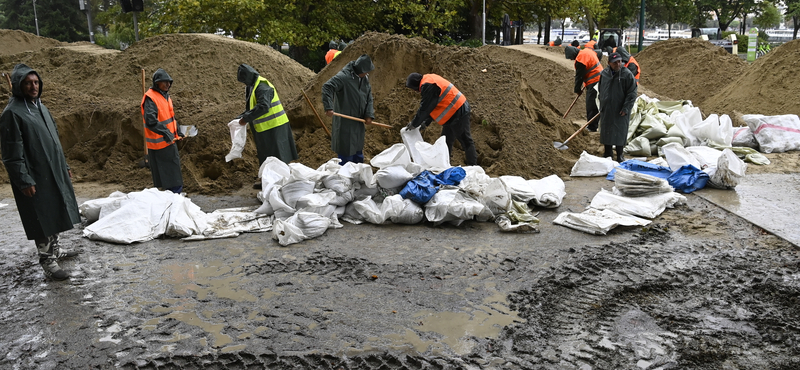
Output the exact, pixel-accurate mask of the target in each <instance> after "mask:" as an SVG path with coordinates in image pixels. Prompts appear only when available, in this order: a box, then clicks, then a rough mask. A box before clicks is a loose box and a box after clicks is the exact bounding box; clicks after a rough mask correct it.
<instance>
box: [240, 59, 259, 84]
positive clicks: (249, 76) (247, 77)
mask: <svg viewBox="0 0 800 370" xmlns="http://www.w3.org/2000/svg"><path fill="white" fill-rule="evenodd" d="M258 76H259V74H258V71H256V69H255V68H253V67H251V66H249V65H247V64H240V65H239V71H238V72H237V73H236V79H237V80H238V81H239V82H241V83H243V84H245V85H247V86H253V85H255V84H256V80H258Z"/></svg>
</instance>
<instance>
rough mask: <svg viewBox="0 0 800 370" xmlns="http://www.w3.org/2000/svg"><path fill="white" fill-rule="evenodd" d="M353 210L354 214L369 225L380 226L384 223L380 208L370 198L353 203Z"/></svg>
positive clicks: (384, 219)
mask: <svg viewBox="0 0 800 370" xmlns="http://www.w3.org/2000/svg"><path fill="white" fill-rule="evenodd" d="M353 208H354V209H355V211H356V212H358V214H359V215H360V216H361V217H362V218H363V219H364V221H367V222H369V223H371V224H376V225H380V224H382V223H384V222H386V217H385V216H384V215H383V212H382V211H381V207H380V206H378V204H377V203H375V201H374V200H372V197H366V198H364V199H360V200H357V201H354V202H353Z"/></svg>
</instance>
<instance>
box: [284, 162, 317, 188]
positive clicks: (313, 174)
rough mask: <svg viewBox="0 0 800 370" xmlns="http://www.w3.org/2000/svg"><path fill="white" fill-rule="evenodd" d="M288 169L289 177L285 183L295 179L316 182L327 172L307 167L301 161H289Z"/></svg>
mask: <svg viewBox="0 0 800 370" xmlns="http://www.w3.org/2000/svg"><path fill="white" fill-rule="evenodd" d="M289 170H290V175H289V178H288V179H286V181H285V183H290V182H295V181H311V182H315V183H316V182H318V181H319V180H321V179H322V178H323V177H324V176H326V175H327V173H325V172H323V171H318V170H315V169H313V168H311V167H308V166H306V165H304V164H302V163H297V162H293V163H289Z"/></svg>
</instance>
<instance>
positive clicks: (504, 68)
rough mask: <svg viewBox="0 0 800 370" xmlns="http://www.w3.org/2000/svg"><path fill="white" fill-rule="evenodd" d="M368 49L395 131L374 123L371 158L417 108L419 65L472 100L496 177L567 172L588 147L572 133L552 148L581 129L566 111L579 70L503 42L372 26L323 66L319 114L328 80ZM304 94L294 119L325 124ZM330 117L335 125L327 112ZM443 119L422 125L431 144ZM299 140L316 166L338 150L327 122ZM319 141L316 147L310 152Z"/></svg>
mask: <svg viewBox="0 0 800 370" xmlns="http://www.w3.org/2000/svg"><path fill="white" fill-rule="evenodd" d="M361 54H368V55H369V56H370V57H371V58H372V60H373V62H374V64H375V70H374V71H373V72H371V73H370V81H371V84H372V89H373V95H374V107H375V115H376V117H375V121H377V122H381V123H385V124H390V125H392V126H393V129H391V130H387V129H383V128H379V127H372V126H371V127H368V128H367V133H366V143H365V148H364V154H365V156H366V158H367V159H369V158H370V157H372V156H374V155H376V154H378V153H380V152H381V151H383V150H384V149H386V148H388V147H389V146H391V145H393V144H395V143H398V142H401V139H400V134H399V131H400V129H401V128H403V127H405V125H406V124H407V123H408V122H409V121H410V120H411V119H412V117H413V116H414V114H415V113H416V110H417V108H418V107H419V101H420V95H419V94H418V93H415V92H414V91H412V90H410V89H408V88H406V87H405V80H406V77H407V76H408V74H410V73H412V72H418V73H422V74H425V73H436V74H439V75H441V76H442V77H444V78H446V79H448V80H449V81H451V82H453V84H454V85H455V86H456V87H457V88H458V89H459V90H461V92H462V93H464V95H465V96H466V97H467V100H468V101H469V103H470V106H471V107H472V120H471V121H472V129H471V130H472V137H473V139H474V140H475V144H476V147H477V151H478V157H479V158H478V161H479V164H480V165H481V166H482V167H483V168H484V169H485V170H486V172H487V173H488V174H489V175H491V176H500V175H519V176H523V177H526V178H540V177H544V176H548V175H551V174H554V173H555V174H559V175H567V174H568V172H569V169H570V168H571V167H572V164H573V163H574V160H575V159H576V158H577V156H578V155H579V154H580V152H581V149H580V148H582V147H585V144H586V142H584V141H583V140H585V138H582V137H580V136H579V137H578V138H576V139H573V140H574V141H572V142H571V144H570V150H569V151H559V150H556V149H555V148H554V147H553V141H563V140H565V139H566V138H567V137H568V136H569V135H570V134H572V132H574V131H575V130H576V129H577V128H578V126H575V125H574V124H572V123H570V122H568V120H564V119H562V118H561V115H562V113H563V110H566V108H567V107H568V106H569V104H570V103H571V102H572V99H573V98H574V96H575V95H574V94H573V93H572V83H573V72H570V71H568V70H566V69H565V68H564V67H562V66H560V65H558V64H556V63H553V62H551V61H549V60H545V59H542V58H539V57H535V56H532V55H530V54H526V53H524V52H520V51H518V50H512V49H508V48H502V47H497V46H485V47H481V48H478V49H473V48H462V47H444V46H440V45H436V44H433V43H431V42H428V41H426V40H424V39H420V38H407V37H405V36H400V35H387V34H381V33H367V34H365V35H364V36H362V37H360V38H358V39H357V40H356V41H355V43H353V44H352V45H350V46H348V47H347V48H346V49H345V50H344V52H342V54H340V55H339V56H338V57H337V58H336V59H334V61H333V62H332V63H331V64H330V65H328V66H327V67H325V68H324V69H323V70H322V71H320V72H319V74H318V75H317V77H316V78H314V79H313V80H312V81H311V82H310V85H309V86H308V87H307V89H306V92H307V93H308V95H309V97H310V98H311V99H312V101H313V102H314V103H315V107H316V110H317V111H318V112H319V113H320V114H322V104H321V87H322V85H323V84H324V83H325V82H326V81H327V80H328V79H330V78H331V77H332V76H333V75H334V74H336V73H337V72H338V71H339V70H341V68H343V67H344V66H345V65H346V64H347V63H348V62H349V61H352V60H355V59H356V58H357V57H358V56H359V55H361ZM300 99H301V98H299V97H298V98H297V99H296V100H295V101H293V102H291V103H290V104H289V105H288V110H289V111H288V112H289V116H290V117H291V119H292V122H293V125H295V124H302V125H303V127H306V128H311V127H318V126H319V123H318V121H317V118H316V117H315V116H314V113H313V112H312V111H311V109H310V108H309V107H308V104H307V103H306V102H305V101H302V100H300ZM559 109H562V110H561V111H559ZM573 109H574V111H575V112H576V113H571V114H572V115H573V116H574V117H580V116H584V115H585V113H584V112H583V111H584V108H583V106H582V105H581V106H580V107H579V106H578V105H576V107H575V108H573ZM323 120H325V123H326V124H329V120H328V119H327V118H323ZM436 126H438V125H435V124H434V125H432V126H430V127H428V129H427V130H425V131H424V132H423V137H424V138H425V140H426V141H427V142H429V143H433V142H434V141H435V140H436V139H437V138H438V136H439V135H440V134H441V128H439V127H436ZM311 140H313V142H309V141H311ZM314 144H317V146H314ZM573 144H574V145H573ZM298 145H299V146H302V147H303V148H306V149H304V151H303V152H302V153H300V159H301V161H302V162H303V163H304V164H306V165H310V166H312V167H313V166H314V165H318V164H321V163H322V162H324V161H325V160H327V159H330V158H331V157H333V156H334V153H333V152H331V151H330V142H329V140H328V139H327V136H325V134H324V133H323V132H322V130H321V129H318V130H316V131H314V135H309V134H308V133H307V134H305V135H303V136H302V137H300V138H299V139H298ZM312 148H314V149H316V150H317V151H315V152H311V151H310V150H311V149H312ZM455 148H456V149H455V150H454V153H453V155H452V159H451V164H453V165H462V164H464V152H463V150H461V148H460V145H459V144H456V145H455Z"/></svg>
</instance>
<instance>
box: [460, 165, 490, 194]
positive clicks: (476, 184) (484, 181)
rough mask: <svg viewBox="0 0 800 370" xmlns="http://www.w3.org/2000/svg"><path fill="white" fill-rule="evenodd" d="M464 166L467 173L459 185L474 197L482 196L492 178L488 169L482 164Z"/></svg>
mask: <svg viewBox="0 0 800 370" xmlns="http://www.w3.org/2000/svg"><path fill="white" fill-rule="evenodd" d="M462 168H463V169H464V173H465V175H464V179H463V180H461V182H460V183H459V184H458V187H459V188H460V189H461V190H463V191H465V192H466V193H467V194H469V195H470V196H472V197H473V198H475V199H478V198H480V196H481V195H482V194H483V193H484V191H485V190H486V186H487V185H489V181H490V180H491V179H492V178H491V177H489V175H487V174H486V171H484V170H483V167H481V166H464V167H462Z"/></svg>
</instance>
